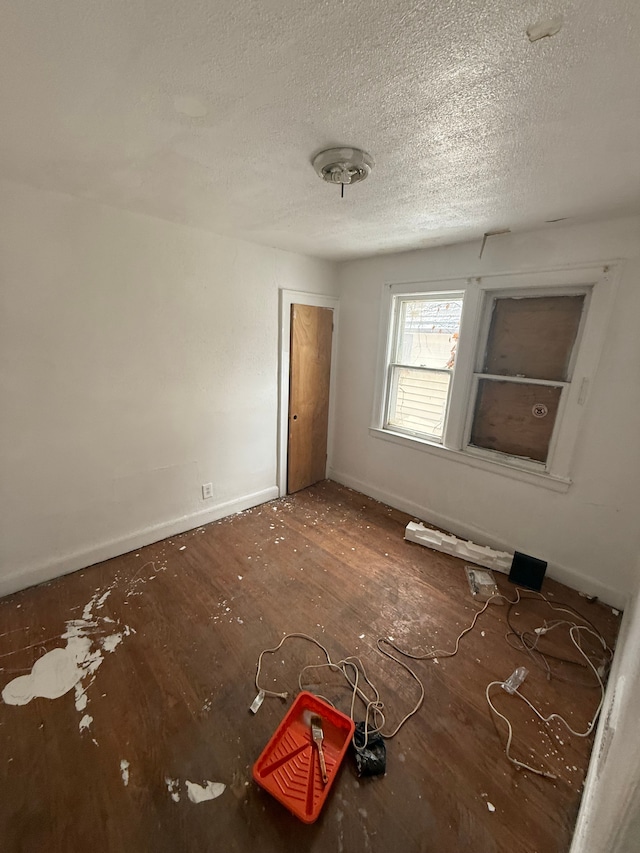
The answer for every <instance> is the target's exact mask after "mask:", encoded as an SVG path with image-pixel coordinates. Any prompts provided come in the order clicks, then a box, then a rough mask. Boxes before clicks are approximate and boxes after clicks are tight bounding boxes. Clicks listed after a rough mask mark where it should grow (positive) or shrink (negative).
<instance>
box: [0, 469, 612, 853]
mask: <svg viewBox="0 0 640 853" xmlns="http://www.w3.org/2000/svg"><path fill="white" fill-rule="evenodd" d="M408 520H409V517H408V516H406V515H405V514H404V513H400V512H397V511H395V510H391V509H389V508H388V507H385V506H383V505H382V504H379V503H377V502H375V501H373V500H371V499H369V498H366V497H364V496H362V495H360V494H358V493H356V492H352V491H350V490H348V489H345V488H342V487H340V486H337V485H336V484H333V483H329V482H325V483H321V484H318V485H317V486H315V487H312V488H310V489H307V490H305V491H304V492H300V493H298V494H296V495H295V496H292V497H289V498H286V499H282V500H278V501H274V502H272V503H270V504H265V505H263V506H261V507H257V508H255V509H253V510H248V511H246V512H244V513H241V514H239V515H236V516H233V517H231V518H229V519H224V520H222V521H220V522H216V523H213V524H211V525H208V526H206V527H204V528H199V529H198V530H195V531H191V532H189V533H186V534H183V535H182V536H178V537H175V538H174V539H171V540H165V541H163V542H160V543H158V544H156V545H153V546H149V547H147V548H144V549H141V550H140V551H138V552H132V553H130V554H126V555H124V556H122V557H119V558H117V559H114V560H110V561H108V562H105V563H102V564H99V565H97V566H94V567H92V568H90V569H86V570H84V571H82V572H77V573H76V574H74V575H69V576H66V577H63V578H60V579H58V580H56V581H53V582H52V583H49V584H45V585H42V586H40V587H35V588H32V589H29V590H26V591H24V592H21V593H17V594H15V595H12V596H9V597H7V598H5V599H3V600H1V601H0V626H1V627H0V655H1V656H0V665H1V666H2V671H1V672H0V686H1V687H2V688H5V689H6V690H7V693H6V694H5V695H6V697H7V698H8V700H9V702H12V697H14V698H15V695H20V696H21V697H22V700H25V701H24V704H7V703H6V702H3V703H1V704H0V745H1V749H0V786H1V791H2V797H1V799H0V838H1V839H2V849H3V850H4V851H8V853H9V851H11V852H12V851H24V852H25V853H32V851H33V853H36V851H37V853H40V852H41V851H43V850H47V851H50V853H54V851H61V853H62V851H65V853H66V851H69V850H84V849H88V850H91V851H92V852H93V853H99V851H114V853H143V851H153V853H165V851H166V853H176V851H188V852H189V853H191V851H194V853H195V851H203V853H204V851H218V850H219V851H225V853H228V851H243V853H244V851H246V853H249V851H260V853H286V851H291V853H294V851H296V853H297V851H300V850H313V851H317V853H323V851H326V852H327V853H360V851H365V853H366V851H375V853H393V852H394V851H402V853H418V851H420V853H512V851H515V850H518V851H526V853H566V851H567V850H568V847H569V843H570V838H571V834H572V828H573V824H574V821H575V816H576V814H577V809H578V805H579V800H580V792H581V786H582V783H583V780H584V776H585V772H586V768H587V764H588V757H589V752H590V749H591V738H585V739H581V738H575V737H570V736H568V735H567V733H566V730H564V729H563V727H562V726H561V725H560V724H557V723H554V724H553V725H551V726H549V727H545V726H544V725H543V724H542V723H541V722H539V721H537V720H536V718H535V717H534V716H533V714H532V713H530V712H528V711H527V709H526V706H524V703H522V702H520V701H519V700H517V699H513V698H512V697H510V696H508V695H507V694H506V693H505V694H504V695H498V696H496V699H495V702H496V706H497V707H499V708H500V710H501V711H502V712H503V713H506V714H507V715H508V716H509V717H510V718H511V719H512V721H513V724H514V730H515V737H514V746H513V751H514V754H515V755H516V756H517V757H519V758H522V759H523V760H528V761H530V762H533V763H534V765H535V766H545V767H547V768H549V767H550V768H552V769H553V771H554V772H555V773H556V774H557V776H558V778H557V779H556V780H548V779H542V778H540V777H537V776H535V775H533V774H530V773H526V772H522V771H519V770H517V769H516V768H514V767H513V766H512V765H510V764H509V763H508V762H507V760H506V759H505V756H504V742H505V731H504V729H503V728H502V727H501V725H500V723H499V722H498V727H496V725H495V724H494V721H493V719H492V716H491V714H490V712H489V709H488V707H487V704H486V701H485V696H484V691H485V687H486V685H487V683H488V682H489V681H492V680H494V679H504V678H506V677H507V676H508V675H509V674H510V673H511V672H512V671H513V670H514V669H515V667H516V666H519V665H525V666H528V667H529V669H530V670H531V672H530V675H529V677H528V678H527V680H526V681H525V684H524V685H523V688H522V689H523V692H524V693H525V694H526V695H527V696H529V698H531V699H532V700H533V701H534V702H535V703H536V704H537V705H538V707H540V708H541V709H542V710H543V712H544V713H550V712H551V711H556V712H558V713H564V714H565V715H567V717H568V719H569V720H571V721H572V724H573V725H574V727H576V728H584V726H585V725H586V723H587V722H588V720H589V717H590V715H591V714H592V713H593V710H594V708H595V706H596V705H597V701H598V690H597V689H594V687H593V686H584V687H578V686H575V685H573V684H567V683H565V682H563V681H561V680H560V679H557V678H556V679H553V680H552V681H548V680H547V678H546V676H545V673H544V672H543V671H542V670H541V669H538V668H536V667H535V666H534V665H533V664H532V662H531V660H530V658H529V657H528V655H526V654H525V653H524V652H522V651H517V650H515V649H513V648H511V647H510V646H509V645H508V644H507V642H506V640H505V633H506V631H507V626H506V622H505V618H506V611H507V608H506V607H494V606H492V607H491V608H490V609H489V610H488V611H487V613H485V614H483V616H482V617H480V619H479V621H478V625H477V627H476V629H475V630H474V631H473V632H472V633H471V634H470V635H468V636H467V637H465V638H464V639H463V641H462V645H461V651H460V653H459V655H458V656H457V657H455V658H451V659H439V660H438V662H437V663H436V662H435V661H431V662H426V661H424V662H418V663H416V664H415V667H414V668H415V671H416V673H417V674H418V675H419V676H420V678H421V679H422V681H423V683H424V686H425V690H426V698H425V702H424V706H423V708H422V709H421V711H420V712H419V713H418V715H417V716H416V717H414V718H413V719H412V720H410V721H409V723H408V724H407V725H406V726H405V727H404V728H403V729H402V730H401V732H400V733H399V734H398V736H397V737H396V738H394V739H393V740H392V741H390V742H388V743H387V747H388V764H387V774H386V776H384V777H380V778H376V779H370V780H359V779H358V778H357V777H356V775H355V771H354V767H353V764H352V761H351V759H350V757H348V760H347V762H346V764H345V766H344V768H343V769H342V772H341V774H340V777H339V779H337V781H336V785H335V788H334V790H333V791H332V793H331V795H330V797H329V800H328V802H327V804H326V806H325V809H324V812H323V814H322V815H321V817H320V820H319V821H318V823H317V824H315V825H313V826H305V825H303V824H301V823H299V822H298V821H296V819H295V818H293V817H292V816H290V815H289V814H288V813H287V812H286V811H285V810H284V809H283V808H282V807H281V806H280V805H278V804H277V803H276V802H275V801H273V800H272V799H271V798H270V797H269V796H268V794H266V793H264V792H263V791H261V790H260V789H259V788H258V787H257V786H256V785H255V784H254V783H253V782H252V780H251V766H252V764H253V762H254V761H255V759H256V758H257V756H258V755H259V753H260V751H261V750H262V748H263V746H264V745H265V743H266V741H267V740H268V739H269V737H270V735H271V734H272V732H273V730H274V729H275V727H276V726H277V724H278V722H279V721H280V719H281V717H282V716H283V714H284V711H285V708H286V707H287V706H286V705H285V703H283V702H282V701H281V700H279V699H273V698H268V699H266V700H265V702H264V704H263V706H262V708H261V709H260V710H259V712H258V713H257V714H256V715H255V716H253V715H251V714H250V713H249V711H248V708H249V705H250V704H251V702H252V700H253V698H254V696H255V693H256V690H255V686H254V683H253V680H254V676H255V665H256V660H257V656H258V654H259V652H260V651H261V649H263V648H265V647H269V646H273V645H275V644H276V643H277V642H278V641H279V640H280V639H281V637H282V635H283V634H284V633H285V632H293V631H299V632H305V633H308V634H311V635H313V636H315V637H316V638H317V639H319V640H320V641H321V642H323V643H324V644H325V645H326V646H327V647H328V648H329V650H330V651H331V653H332V655H333V656H334V657H335V658H336V659H337V658H339V657H341V656H345V655H349V654H358V655H361V656H362V658H363V661H364V663H365V665H366V666H367V671H368V674H369V675H370V677H371V678H372V680H373V681H374V682H375V683H376V685H377V686H378V687H379V689H380V691H381V693H382V697H383V700H384V701H385V704H386V713H387V719H388V721H389V724H390V725H395V723H396V722H397V721H399V720H400V719H401V718H402V716H404V714H405V713H407V711H408V710H410V708H411V707H412V706H413V704H414V703H415V701H416V685H415V683H414V682H412V681H411V679H410V678H409V677H408V676H407V675H406V673H403V672H401V671H400V672H399V671H398V670H397V669H396V668H395V667H394V665H393V664H392V663H391V662H389V661H387V660H383V659H381V658H380V656H379V655H378V653H377V652H376V650H375V643H376V639H377V637H379V636H389V635H390V636H393V637H394V638H395V640H396V641H397V642H398V643H400V644H402V645H405V646H406V647H408V648H412V649H414V650H431V649H433V648H450V647H452V646H453V643H454V642H455V638H456V636H457V635H458V634H459V633H460V631H461V630H462V629H463V628H464V627H466V626H467V625H468V623H469V622H470V620H471V618H472V617H473V614H474V612H475V611H476V610H477V609H479V605H477V604H475V602H474V601H473V600H472V599H471V598H470V596H469V592H468V586H467V580H466V576H465V573H464V563H463V562H462V561H460V560H457V559H456V558H454V557H450V556H447V555H445V554H441V553H437V552H433V551H429V550H428V549H426V548H423V547H420V546H417V545H413V544H411V543H408V542H406V541H404V539H403V534H404V527H405V525H406V523H407V521H408ZM497 582H498V584H499V586H500V589H501V590H502V591H503V592H505V594H507V595H513V587H512V586H511V585H510V584H509V583H508V581H507V580H506V578H505V577H503V576H498V577H497ZM545 592H547V593H549V594H551V596H552V600H554V601H557V602H560V601H562V602H566V603H568V604H570V605H572V606H573V607H575V608H577V609H578V610H579V611H581V612H582V613H584V614H585V615H586V616H588V618H589V619H590V620H591V621H592V622H593V623H594V624H596V625H597V627H598V628H599V630H600V631H601V632H602V633H603V634H604V636H605V637H606V639H607V641H608V642H609V644H610V645H612V644H613V643H614V640H615V636H616V634H617V630H618V625H619V616H618V615H617V614H615V613H614V612H612V610H611V608H608V607H605V606H604V605H600V604H594V603H588V602H587V601H586V600H585V599H584V598H582V597H580V596H579V595H578V594H577V593H575V592H573V591H571V590H568V589H567V588H566V587H563V586H561V585H560V584H558V583H555V582H553V581H546V582H545ZM107 593H108V594H107ZM549 616H550V614H549V612H548V611H546V610H545V609H544V604H543V603H528V602H525V604H524V605H523V606H522V607H516V608H514V610H513V613H512V619H513V620H514V621H515V622H517V626H518V628H519V629H520V630H524V629H532V628H534V627H536V626H538V625H541V624H542V621H543V620H544V618H549ZM74 638H75V640H78V639H80V640H82V641H83V643H82V644H81V645H82V649H80V651H79V652H78V655H77V656H75V655H74V654H72V653H68V652H67V653H64V654H65V655H66V657H67V658H68V657H69V656H71V668H70V669H69V660H66V663H64V665H63V669H64V666H67V670H66V671H64V672H62V671H58V670H56V668H55V667H54V666H53V665H52V664H51V660H52V659H51V657H48V658H47V661H45V663H44V664H42V663H41V664H40V669H41V670H43V671H42V672H40V674H39V676H38V670H36V672H35V675H36V676H38V677H36V678H35V679H34V674H33V672H32V668H33V666H34V663H35V662H36V661H37V660H39V659H43V657H44V656H45V655H47V654H48V655H50V654H51V652H52V651H53V650H54V649H59V650H63V649H65V648H67V647H68V644H69V643H70V642H71V641H72V640H74ZM552 642H560V641H556V640H553V638H551V639H549V643H552ZM72 645H73V643H72ZM546 648H547V649H549V650H551V649H552V648H553V646H552V645H547V646H546ZM555 651H557V652H558V653H559V654H561V655H563V656H565V655H566V656H572V657H574V658H575V657H576V653H575V649H572V648H571V646H570V645H569V644H568V643H564V644H562V645H561V646H560V647H558V648H556V649H555ZM319 660H320V658H319V656H318V655H316V654H315V653H314V652H313V651H311V650H310V649H309V648H308V647H306V646H304V645H302V644H296V643H295V642H291V643H287V644H285V646H284V647H283V649H282V650H281V652H280V653H279V654H278V655H276V656H274V657H272V658H268V659H266V660H265V668H264V680H265V684H271V685H273V689H275V690H278V691H283V690H289V691H291V692H295V691H296V690H297V682H298V672H299V670H300V669H301V668H302V666H304V665H305V664H306V663H315V662H319ZM92 661H93V663H92ZM96 664H97V665H96ZM73 666H75V667H76V670H75V671H74V670H73ZM45 670H46V671H45ZM320 672H322V671H320ZM557 673H558V674H559V675H560V676H566V677H569V678H570V679H572V680H575V677H576V673H577V675H578V677H579V678H580V679H581V680H582V681H583V682H585V683H587V682H589V677H588V672H587V671H586V670H584V669H576V667H568V666H566V665H559V668H558V669H557ZM30 674H31V675H30ZM23 676H30V677H29V678H28V679H27V680H24V681H22V682H19V683H18V684H16V682H15V681H14V679H20V678H22V677H23ZM64 678H66V679H67V681H64ZM321 678H322V684H315V685H314V684H310V685H309V686H310V688H311V689H314V688H315V689H317V691H318V692H321V693H323V694H325V695H327V696H329V698H331V699H332V700H334V701H335V702H336V704H337V705H338V706H339V707H341V708H342V709H343V710H345V711H348V708H349V695H348V693H347V691H346V690H345V689H344V687H343V686H342V683H341V682H340V680H339V679H338V677H335V676H331V675H328V676H325V675H322V676H321ZM74 679H75V680H74ZM10 682H14V683H13V685H11V684H10ZM63 687H66V688H67V689H66V692H64V691H63V693H62V695H58V694H59V693H60V691H61V690H62V688H63ZM18 688H20V690H19V689H18ZM47 690H48V691H49V693H51V694H52V695H53V694H55V695H57V698H41V697H39V696H38V695H34V697H33V698H30V700H29V701H26V700H27V699H29V697H30V695H31V694H34V693H35V694H38V693H42V692H43V691H45V692H46V691H47ZM20 691H22V692H20ZM499 692H500V693H502V691H499ZM87 718H90V719H87Z"/></svg>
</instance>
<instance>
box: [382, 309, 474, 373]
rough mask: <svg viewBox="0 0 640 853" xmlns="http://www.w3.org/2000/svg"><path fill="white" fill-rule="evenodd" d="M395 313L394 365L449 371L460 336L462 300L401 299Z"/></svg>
mask: <svg viewBox="0 0 640 853" xmlns="http://www.w3.org/2000/svg"><path fill="white" fill-rule="evenodd" d="M398 309H399V310H398V337H397V347H396V359H395V361H396V363H397V364H407V365H410V366H412V367H430V368H432V369H434V370H445V369H447V368H448V369H452V368H453V365H454V362H455V354H456V348H457V344H458V336H459V334H460V317H461V315H462V296H455V297H453V298H451V299H447V298H445V299H443V298H438V299H402V300H401V301H400V304H399V306H398Z"/></svg>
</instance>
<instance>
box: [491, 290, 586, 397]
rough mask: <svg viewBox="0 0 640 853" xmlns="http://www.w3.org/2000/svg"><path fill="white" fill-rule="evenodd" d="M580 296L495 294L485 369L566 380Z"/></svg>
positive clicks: (574, 337) (534, 377) (578, 318)
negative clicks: (501, 295) (522, 296)
mask: <svg viewBox="0 0 640 853" xmlns="http://www.w3.org/2000/svg"><path fill="white" fill-rule="evenodd" d="M583 305H584V296H583V295H579V296H547V297H536V298H525V299H522V298H521V299H517V298H507V299H496V301H495V304H494V308H493V316H492V318H491V329H490V331H489V339H488V343H487V351H486V355H485V362H484V370H483V372H484V373H498V374H501V375H503V376H526V377H528V378H529V379H549V380H553V379H557V380H560V381H566V380H567V378H568V371H569V363H570V359H571V352H572V350H573V344H574V342H575V339H576V335H577V334H578V327H579V325H580V318H581V316H582V308H583Z"/></svg>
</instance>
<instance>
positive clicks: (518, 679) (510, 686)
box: [501, 666, 529, 696]
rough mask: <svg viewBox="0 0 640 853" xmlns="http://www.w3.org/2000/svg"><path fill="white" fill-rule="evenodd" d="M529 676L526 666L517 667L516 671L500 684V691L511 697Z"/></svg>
mask: <svg viewBox="0 0 640 853" xmlns="http://www.w3.org/2000/svg"><path fill="white" fill-rule="evenodd" d="M527 675H529V670H528V669H527V668H526V666H519V667H518V668H517V669H516V670H514V671H513V672H512V673H511V675H510V676H509V678H507V680H506V681H503V682H502V685H501V687H502V689H503V690H506V691H507V693H510V694H511V695H512V696H513V694H514V693H515V692H516V690H517V689H518V687H520V685H521V684H522V682H523V681H524V680H525V678H526V677H527Z"/></svg>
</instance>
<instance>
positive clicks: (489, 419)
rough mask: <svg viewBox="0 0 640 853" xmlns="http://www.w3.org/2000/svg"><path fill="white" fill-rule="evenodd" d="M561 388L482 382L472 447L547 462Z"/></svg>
mask: <svg viewBox="0 0 640 853" xmlns="http://www.w3.org/2000/svg"><path fill="white" fill-rule="evenodd" d="M561 393H562V389H561V388H557V387H553V386H550V385H529V384H524V383H519V382H517V383H516V382H501V381H500V380H498V379H481V380H480V381H479V384H478V396H477V399H476V409H475V413H474V416H473V427H472V429H471V444H473V445H475V446H476V447H486V448H488V449H489V450H497V451H499V452H501V453H508V454H509V455H511V456H523V457H524V458H526V459H534V460H535V461H536V462H546V459H547V455H548V452H549V443H550V442H551V436H552V434H553V425H554V424H555V420H556V415H557V413H558V406H559V405H560V396H561Z"/></svg>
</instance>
